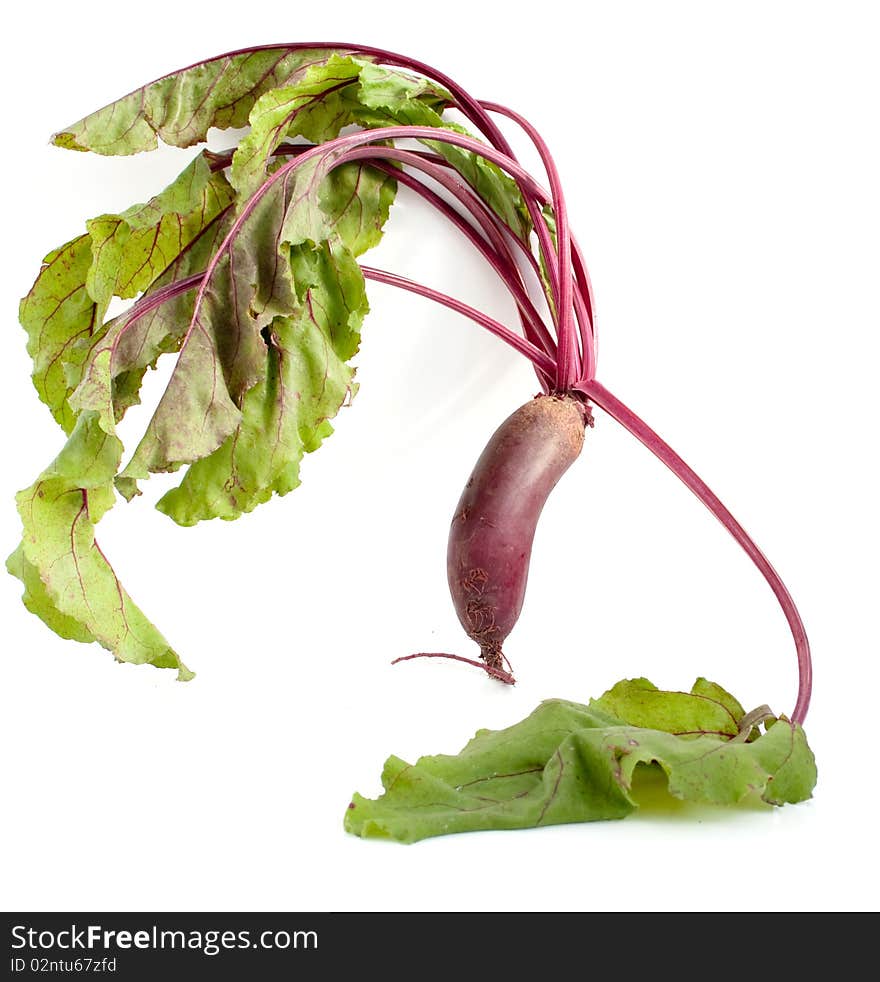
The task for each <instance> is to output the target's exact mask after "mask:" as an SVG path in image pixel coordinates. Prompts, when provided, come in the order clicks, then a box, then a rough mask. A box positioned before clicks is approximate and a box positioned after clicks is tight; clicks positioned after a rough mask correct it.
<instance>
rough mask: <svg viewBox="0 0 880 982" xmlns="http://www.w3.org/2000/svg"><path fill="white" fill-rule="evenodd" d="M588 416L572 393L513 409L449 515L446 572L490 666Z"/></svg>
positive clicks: (498, 656)
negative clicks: (541, 523) (547, 506)
mask: <svg viewBox="0 0 880 982" xmlns="http://www.w3.org/2000/svg"><path fill="white" fill-rule="evenodd" d="M588 418H589V417H588V416H587V415H586V411H585V407H584V405H583V403H582V402H579V401H578V400H576V399H573V398H571V397H570V396H563V397H557V396H552V395H542V396H538V397H536V398H535V399H532V400H531V401H530V402H527V403H526V404H525V405H524V406H521V407H520V408H519V409H517V410H516V412H514V413H512V414H511V415H510V416H508V418H507V419H506V420H505V421H504V422H503V423H502V424H501V426H499V427H498V429H497V430H496V431H495V433H494V434H493V435H492V437H491V439H490V440H489V442H488V444H487V445H486V448H485V450H484V451H483V452H482V454H481V455H480V459H479V460H478V461H477V464H476V466H475V467H474V470H473V473H472V474H471V476H470V478H469V480H468V482H467V484H466V485H465V488H464V491H463V492H462V495H461V499H460V500H459V502H458V507H457V508H456V510H455V515H454V516H453V518H452V525H451V527H450V529H449V545H448V549H447V554H446V571H447V576H448V579H449V589H450V591H451V593H452V600H453V603H454V604H455V610H456V613H457V614H458V619H459V620H460V621H461V624H462V626H463V627H464V629H465V631H466V632H467V634H468V636H469V637H471V638H473V640H474V641H476V642H477V644H478V645H479V646H480V657H481V658H483V660H484V661H485V662H486V664H487V665H488V666H490V667H491V668H496V669H500V668H502V658H503V653H502V650H501V646H502V644H503V643H504V639H505V638H506V637H507V635H508V634H510V632H511V630H512V629H513V626H514V625H515V624H516V622H517V620H518V618H519V615H520V611H521V610H522V605H523V598H524V597H525V591H526V582H527V580H528V575H529V562H530V560H531V555H532V542H533V540H534V537H535V527H536V525H537V522H538V518H539V517H540V515H541V511H542V510H543V508H544V503H545V502H546V500H547V496H548V495H549V494H550V492H551V491H552V490H553V488H554V487H555V486H556V484H557V482H558V481H559V479H560V478H561V477H562V475H563V474H564V473H565V472H566V471H567V470H568V468H569V467H570V466H571V464H572V463H573V462H574V461H575V460H576V459H577V457H578V455H579V454H580V452H581V447H582V446H583V443H584V425H585V422H586V420H587V419H588Z"/></svg>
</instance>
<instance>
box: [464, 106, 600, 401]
mask: <svg viewBox="0 0 880 982" xmlns="http://www.w3.org/2000/svg"><path fill="white" fill-rule="evenodd" d="M481 105H482V106H483V108H484V109H487V110H490V111H492V112H498V113H501V114H502V115H504V116H508V117H509V118H510V119H512V120H514V122H516V123H518V124H519V126H520V127H522V129H523V130H525V132H526V133H527V134H528V136H529V138H530V139H531V141H532V143H534V145H535V147H536V148H537V150H538V153H539V155H540V157H541V161H542V163H543V164H544V169H545V171H546V172H547V179H548V180H549V181H550V196H551V199H552V205H553V216H554V219H555V222H556V252H557V264H558V265H557V269H558V273H557V276H558V283H559V310H558V324H557V335H558V339H559V356H558V359H557V366H556V388H557V389H558V391H560V392H567V391H568V390H569V389H570V388H571V386H572V385H573V384H574V382H575V380H576V379H578V378H580V377H582V376H583V371H582V369H583V364H582V359H579V358H578V353H577V351H576V350H575V344H574V341H575V332H574V324H573V323H572V317H573V306H574V296H573V293H574V291H573V282H572V275H571V235H570V233H569V228H568V209H567V207H566V204H565V195H564V193H563V191H562V182H561V180H560V179H559V171H558V170H557V168H556V162H555V161H554V160H553V155H552V154H551V153H550V148H549V147H548V146H547V144H546V143H545V142H544V139H543V137H542V136H541V134H540V133H539V132H538V131H537V130H536V129H535V127H534V126H532V124H531V123H529V121H528V120H527V119H525V117H523V116H521V115H520V114H519V113H517V112H514V111H513V110H512V109H508V108H507V107H506V106H501V105H499V104H497V103H494V102H483V103H481Z"/></svg>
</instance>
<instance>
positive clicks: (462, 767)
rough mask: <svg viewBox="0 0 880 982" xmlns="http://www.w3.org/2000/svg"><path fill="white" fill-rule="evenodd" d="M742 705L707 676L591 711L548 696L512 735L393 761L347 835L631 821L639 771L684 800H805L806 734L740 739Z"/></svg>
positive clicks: (487, 733)
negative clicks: (649, 772) (651, 770)
mask: <svg viewBox="0 0 880 982" xmlns="http://www.w3.org/2000/svg"><path fill="white" fill-rule="evenodd" d="M737 707H739V704H738V703H737V702H736V700H735V699H734V698H733V697H732V696H730V695H729V694H728V693H726V692H725V691H724V690H723V689H721V687H720V686H717V685H715V684H714V683H710V682H707V681H706V680H705V679H698V680H697V682H696V683H695V685H694V687H693V689H692V690H691V692H690V693H683V692H665V691H661V690H659V689H657V688H656V687H655V686H654V685H652V684H651V683H650V682H648V681H647V680H646V679H635V680H626V681H623V682H620V683H618V684H617V685H616V686H614V687H613V688H612V689H610V690H609V691H608V692H606V693H605V695H603V696H602V697H601V698H599V699H596V700H593V701H592V702H591V703H590V704H589V705H587V706H583V705H579V704H577V703H573V702H566V701H564V700H562V699H550V700H547V701H545V702H543V703H541V704H540V705H539V706H538V708H537V709H536V710H535V711H534V712H533V713H532V714H531V715H530V716H528V717H527V718H526V719H524V720H523V721H522V722H520V723H516V724H515V725H513V726H511V727H508V728H507V729H504V730H481V731H479V732H478V733H477V734H476V735H475V736H474V738H473V739H472V740H471V741H470V742H469V743H468V744H467V745H466V746H465V747H464V749H463V750H462V751H461V752H460V753H459V754H455V755H450V756H447V755H441V756H433V757H421V758H420V759H419V760H418V761H416V763H415V764H407V763H406V762H405V761H403V760H401V759H400V758H398V757H390V758H389V759H388V760H387V761H386V763H385V767H384V769H383V772H382V786H383V788H384V793H383V794H382V796H381V797H379V798H377V799H375V800H370V799H367V798H364V797H362V796H361V795H359V794H355V795H354V797H353V798H352V801H351V803H350V804H349V806H348V809H347V811H346V813H345V821H344V824H345V828H346V829H347V830H348V831H349V832H352V833H354V834H355V835H359V836H363V837H365V838H384V839H392V840H394V841H397V842H404V843H411V842H417V841H419V840H420V839H426V838H429V837H431V836H437V835H447V834H450V833H453V832H472V831H480V830H489V829H525V828H536V827H540V826H545V825H559V824H566V823H572V822H593V821H599V820H603V819H611V818H624V817H626V816H627V815H629V814H630V813H631V812H632V811H633V810H634V809H635V808H636V807H637V796H636V794H635V793H634V791H633V777H634V774H635V771H636V768H637V767H638V765H640V764H641V765H658V766H659V767H660V768H662V770H663V772H664V773H665V775H666V779H667V787H668V792H669V794H670V795H672V796H674V797H676V798H679V799H682V800H685V801H692V802H698V803H701V804H707V805H735V804H737V803H739V802H742V801H744V800H746V799H748V798H755V797H757V798H759V799H761V800H763V801H765V802H767V803H768V804H772V805H782V804H788V803H796V802H799V801H804V800H806V799H807V798H809V797H810V796H811V794H812V791H813V788H814V787H815V784H816V766H815V760H814V758H813V754H812V752H811V751H810V748H809V746H808V745H807V741H806V737H805V735H804V732H803V729H802V728H801V727H800V726H799V725H795V724H792V723H790V722H789V721H788V720H786V719H784V718H780V719H779V720H776V721H775V723H774V724H773V725H771V726H770V727H769V728H768V729H766V730H765V731H764V732H763V733H761V734H760V736H758V737H757V739H754V740H752V741H751V742H747V741H746V740H745V739H741V738H739V725H740V723H741V721H742V719H743V717H744V715H745V714H744V713H742V712H741V708H739V709H738V708H737ZM731 710H733V716H732V715H731ZM737 715H738V717H739V718H735V717H736V716H737ZM647 723H650V725H646V724H647Z"/></svg>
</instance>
